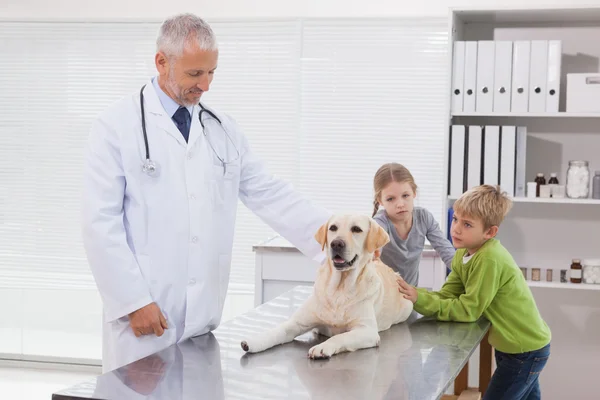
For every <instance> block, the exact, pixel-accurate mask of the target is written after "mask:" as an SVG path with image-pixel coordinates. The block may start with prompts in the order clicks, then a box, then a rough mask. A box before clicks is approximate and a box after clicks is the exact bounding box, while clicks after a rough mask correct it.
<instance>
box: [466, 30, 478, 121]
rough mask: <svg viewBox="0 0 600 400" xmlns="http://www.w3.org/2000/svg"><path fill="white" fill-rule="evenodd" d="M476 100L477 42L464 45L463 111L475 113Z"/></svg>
mask: <svg viewBox="0 0 600 400" xmlns="http://www.w3.org/2000/svg"><path fill="white" fill-rule="evenodd" d="M476 98H477V42H475V41H470V42H466V43H465V76H464V96H463V111H464V112H475V100H476Z"/></svg>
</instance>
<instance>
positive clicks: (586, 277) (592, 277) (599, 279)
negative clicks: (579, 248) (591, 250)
mask: <svg viewBox="0 0 600 400" xmlns="http://www.w3.org/2000/svg"><path fill="white" fill-rule="evenodd" d="M581 264H582V265H583V282H584V283H596V284H600V260H582V262H581Z"/></svg>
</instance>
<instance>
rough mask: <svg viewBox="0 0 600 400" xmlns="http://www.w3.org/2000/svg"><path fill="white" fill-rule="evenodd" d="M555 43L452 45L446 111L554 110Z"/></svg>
mask: <svg viewBox="0 0 600 400" xmlns="http://www.w3.org/2000/svg"><path fill="white" fill-rule="evenodd" d="M561 57H562V42H561V41H560V40H531V41H528V40H518V41H492V40H480V41H456V42H454V56H453V67H452V105H451V108H452V112H453V113H459V112H477V113H491V112H500V113H506V112H519V113H524V112H536V113H542V112H558V99H559V95H560V74H561V60H562V58H561Z"/></svg>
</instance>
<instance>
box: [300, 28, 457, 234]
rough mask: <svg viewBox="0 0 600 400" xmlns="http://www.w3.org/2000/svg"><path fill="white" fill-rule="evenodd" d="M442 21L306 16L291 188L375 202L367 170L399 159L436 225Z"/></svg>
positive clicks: (361, 208) (328, 199) (442, 120)
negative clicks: (295, 164)
mask: <svg viewBox="0 0 600 400" xmlns="http://www.w3.org/2000/svg"><path fill="white" fill-rule="evenodd" d="M447 34H448V28H447V22H446V21H445V19H443V18H426V19H413V18H411V19H396V20H372V21H366V22H365V21H342V22H340V21H338V20H317V21H306V22H305V23H304V27H303V40H302V65H301V71H302V77H301V82H302V86H301V96H302V98H301V107H302V114H301V137H300V145H299V151H300V163H299V166H300V171H301V172H300V179H299V183H298V186H299V188H300V189H301V190H302V191H303V192H305V193H307V194H308V195H309V196H310V197H311V198H313V199H314V200H315V201H317V202H319V203H321V204H323V205H324V206H326V207H328V208H330V209H332V210H333V211H338V212H343V211H350V212H359V213H368V214H369V215H370V214H371V213H372V210H373V184H372V181H373V177H374V175H375V172H376V171H377V169H378V168H379V167H380V166H381V164H383V163H386V162H399V163H401V164H404V165H405V166H406V167H407V168H409V169H410V171H411V172H412V174H413V176H414V178H415V180H416V183H417V185H418V187H419V189H418V194H417V199H416V205H419V206H422V207H426V208H427V209H429V210H430V211H431V212H432V213H433V215H434V216H435V218H436V219H437V221H438V222H439V223H440V224H442V209H443V197H444V132H445V130H446V125H447V118H446V112H445V107H446V101H447V99H446V91H445V86H446V84H447V50H448V48H447V46H448V38H447Z"/></svg>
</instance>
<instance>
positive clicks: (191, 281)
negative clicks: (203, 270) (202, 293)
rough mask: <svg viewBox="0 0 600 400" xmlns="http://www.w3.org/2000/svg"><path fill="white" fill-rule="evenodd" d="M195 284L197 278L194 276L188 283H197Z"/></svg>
mask: <svg viewBox="0 0 600 400" xmlns="http://www.w3.org/2000/svg"><path fill="white" fill-rule="evenodd" d="M195 284H196V280H195V279H194V278H192V279H190V280H189V281H188V285H190V286H191V285H195Z"/></svg>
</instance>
